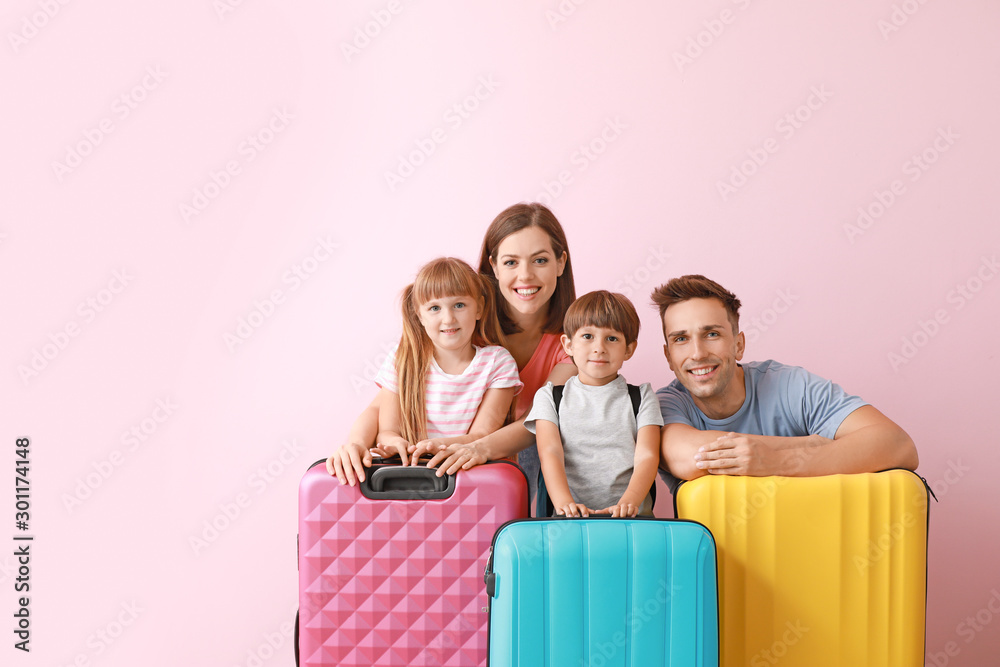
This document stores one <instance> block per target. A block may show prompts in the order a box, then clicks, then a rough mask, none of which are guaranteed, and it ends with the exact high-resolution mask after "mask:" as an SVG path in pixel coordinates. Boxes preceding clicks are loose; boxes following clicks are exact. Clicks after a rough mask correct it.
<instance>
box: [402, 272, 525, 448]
mask: <svg viewBox="0 0 1000 667" xmlns="http://www.w3.org/2000/svg"><path fill="white" fill-rule="evenodd" d="M449 296H467V297H469V298H470V299H472V300H474V301H475V302H476V303H477V304H478V306H479V308H480V317H479V319H478V320H477V321H476V328H475V331H474V332H473V334H472V344H473V345H476V346H477V347H484V346H486V345H503V344H504V343H505V342H506V340H505V338H504V335H503V331H502V330H501V329H500V323H499V322H498V321H497V310H496V302H495V299H494V297H493V288H492V287H490V286H489V285H488V284H487V283H486V281H485V280H484V279H483V278H482V277H481V276H480V275H479V274H478V273H476V272H475V271H474V270H473V268H472V267H471V266H469V265H468V264H467V263H465V262H463V261H462V260H460V259H455V258H454V257H441V258H439V259H435V260H433V261H432V262H428V263H427V264H425V265H424V267H423V268H421V269H420V271H419V272H418V273H417V277H416V280H414V281H413V284H412V285H407V286H406V289H404V290H403V296H402V311H403V335H402V337H401V338H400V340H399V347H398V348H397V350H396V375H397V378H398V389H399V408H400V431H401V433H400V435H401V436H403V438H404V439H405V440H406V441H407V442H409V443H410V444H416V443H417V442H419V441H421V440H424V439H426V438H427V402H426V399H425V396H426V388H427V379H426V378H427V370H428V369H429V368H430V365H431V359H432V358H433V357H434V344H433V343H432V342H431V339H430V338H429V337H428V336H427V332H426V331H425V330H424V326H423V325H422V324H421V323H420V317H419V316H418V314H417V310H418V309H419V308H420V307H421V306H422V305H423V304H425V303H427V302H428V301H431V300H433V299H441V298H444V297H449ZM512 403H513V402H512ZM509 418H510V417H509V416H508V420H509Z"/></svg>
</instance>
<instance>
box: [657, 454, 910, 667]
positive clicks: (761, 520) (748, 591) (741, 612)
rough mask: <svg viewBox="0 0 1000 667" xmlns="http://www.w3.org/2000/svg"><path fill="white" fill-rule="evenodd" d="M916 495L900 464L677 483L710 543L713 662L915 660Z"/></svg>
mask: <svg viewBox="0 0 1000 667" xmlns="http://www.w3.org/2000/svg"><path fill="white" fill-rule="evenodd" d="M927 498H928V495H927V488H926V486H925V484H924V482H923V480H922V479H920V477H918V476H917V475H916V474H914V473H912V472H909V471H906V470H888V471H885V472H880V473H869V474H860V475H830V476H825V477H736V476H727V475H718V476H705V477H700V478H698V479H696V480H693V481H691V482H685V483H684V484H682V485H681V486H680V488H679V489H678V491H677V496H676V498H675V509H676V514H677V516H678V518H682V519H691V520H693V521H698V522H700V523H702V524H704V525H705V526H707V527H708V529H709V530H710V531H712V534H713V535H714V537H715V541H716V544H717V547H718V559H719V561H718V562H719V612H720V632H721V637H720V641H721V643H722V656H721V657H722V664H723V665H725V666H727V667H747V666H749V667H770V666H771V665H779V664H780V665H781V666H782V667H793V666H794V665H803V666H807V667H819V666H822V665H851V666H852V667H864V666H866V665H870V666H871V667H876V666H877V667H885V666H886V665H892V666H894V667H907V666H909V665H914V666H918V665H923V664H924V633H925V615H926V604H927V602H926V601H927V510H928V508H927V502H928V501H927Z"/></svg>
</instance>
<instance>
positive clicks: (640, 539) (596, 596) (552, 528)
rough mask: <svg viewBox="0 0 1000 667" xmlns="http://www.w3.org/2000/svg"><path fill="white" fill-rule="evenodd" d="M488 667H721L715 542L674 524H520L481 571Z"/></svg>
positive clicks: (696, 528) (501, 535)
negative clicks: (486, 615)
mask: <svg viewBox="0 0 1000 667" xmlns="http://www.w3.org/2000/svg"><path fill="white" fill-rule="evenodd" d="M486 587H487V593H488V596H489V601H490V606H489V655H490V664H491V665H495V666H497V667H499V666H501V665H503V666H505V667H516V666H521V667H528V666H529V665H530V666H531V667H539V666H543V665H545V666H549V665H551V666H553V667H569V666H572V667H580V666H581V665H582V666H587V667H609V666H612V665H614V666H616V667H639V666H642V667H650V666H651V665H675V666H679V665H683V666H684V667H693V666H696V665H697V666H701V665H705V666H715V665H718V664H719V605H718V587H717V583H716V555H715V541H714V540H713V538H712V534H711V533H710V532H709V531H708V529H707V528H705V527H704V526H702V525H701V524H699V523H697V522H694V521H683V520H676V519H653V518H635V519H612V518H609V517H601V516H598V517H594V516H591V517H590V518H586V519H583V518H564V517H552V518H547V519H523V520H517V521H511V522H508V523H506V524H504V525H503V526H501V527H500V529H499V530H497V532H496V535H494V537H493V547H492V552H491V554H490V560H489V563H488V565H487V569H486Z"/></svg>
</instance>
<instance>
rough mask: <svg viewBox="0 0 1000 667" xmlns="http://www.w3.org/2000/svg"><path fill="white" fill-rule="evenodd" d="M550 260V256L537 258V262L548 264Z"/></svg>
mask: <svg viewBox="0 0 1000 667" xmlns="http://www.w3.org/2000/svg"><path fill="white" fill-rule="evenodd" d="M548 261H549V258H548V257H539V258H537V259H536V260H535V264H547V263H548Z"/></svg>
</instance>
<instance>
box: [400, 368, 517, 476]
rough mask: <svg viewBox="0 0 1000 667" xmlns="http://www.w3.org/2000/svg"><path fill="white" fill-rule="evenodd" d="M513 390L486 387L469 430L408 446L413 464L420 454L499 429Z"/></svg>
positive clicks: (508, 407) (478, 437)
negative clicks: (463, 433)
mask: <svg viewBox="0 0 1000 667" xmlns="http://www.w3.org/2000/svg"><path fill="white" fill-rule="evenodd" d="M514 391H515V388H514V387H504V388H501V389H487V390H486V393H485V394H483V400H482V403H480V404H479V409H478V410H477V411H476V416H475V418H474V419H473V420H472V425H471V426H469V432H468V433H466V434H465V435H453V436H450V437H446V438H427V439H426V440H421V441H420V442H418V443H417V444H416V446H415V447H410V449H411V450H413V454H412V463H413V465H417V459H418V458H420V455H421V454H425V453H427V452H437V451H440V450H441V449H442V448H447V447H450V446H451V445H464V444H468V443H470V442H474V441H476V440H478V439H480V438H482V437H484V436H487V435H489V434H490V433H493V432H494V431H496V430H497V429H499V428H500V427H501V426H503V422H504V420H505V419H506V418H507V412H508V411H509V410H510V402H511V401H513V400H514Z"/></svg>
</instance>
